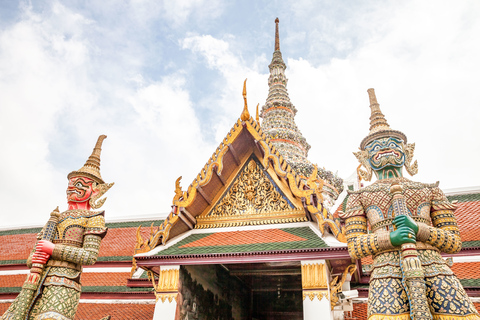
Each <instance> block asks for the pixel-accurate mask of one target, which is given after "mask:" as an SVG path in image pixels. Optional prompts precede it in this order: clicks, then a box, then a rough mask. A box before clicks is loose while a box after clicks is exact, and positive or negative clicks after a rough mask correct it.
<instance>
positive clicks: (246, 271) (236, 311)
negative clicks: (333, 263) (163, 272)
mask: <svg viewBox="0 0 480 320" xmlns="http://www.w3.org/2000/svg"><path fill="white" fill-rule="evenodd" d="M179 292H180V294H181V298H180V299H179V301H178V302H179V304H180V305H179V312H180V314H179V315H178V318H177V319H178V320H184V319H198V320H212V319H215V320H230V319H234V320H273V319H275V320H287V319H288V320H301V319H303V299H302V276H301V267H300V262H286V263H277V262H274V263H246V264H221V265H196V266H182V267H181V268H180V284H179Z"/></svg>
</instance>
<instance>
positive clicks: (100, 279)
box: [0, 272, 130, 288]
mask: <svg viewBox="0 0 480 320" xmlns="http://www.w3.org/2000/svg"><path fill="white" fill-rule="evenodd" d="M26 278H27V275H26V274H13V275H0V288H8V287H21V286H22V285H23V283H24V282H25V279H26ZM128 278H130V273H129V272H84V273H83V274H82V277H81V283H82V285H83V286H102V287H107V286H126V285H127V279H128Z"/></svg>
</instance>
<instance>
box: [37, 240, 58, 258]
mask: <svg viewBox="0 0 480 320" xmlns="http://www.w3.org/2000/svg"><path fill="white" fill-rule="evenodd" d="M53 248H55V245H54V244H53V243H51V242H50V241H48V240H40V241H38V243H37V250H36V251H35V252H44V253H46V254H48V255H49V256H51V255H52V253H53Z"/></svg>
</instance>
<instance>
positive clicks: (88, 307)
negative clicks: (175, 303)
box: [0, 303, 155, 320]
mask: <svg viewBox="0 0 480 320" xmlns="http://www.w3.org/2000/svg"><path fill="white" fill-rule="evenodd" d="M9 306H10V303H0V314H3V313H4V312H5V311H6V310H7V309H8V307H9ZM154 310H155V305H154V304H133V303H132V304H124V303H118V304H107V303H105V304H104V303H80V304H79V305H78V309H77V315H76V316H75V320H99V319H101V318H103V317H105V316H107V315H111V316H112V320H113V319H114V320H131V319H135V320H147V319H148V320H151V319H152V318H153V312H154Z"/></svg>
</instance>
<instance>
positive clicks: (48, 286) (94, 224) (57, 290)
mask: <svg viewBox="0 0 480 320" xmlns="http://www.w3.org/2000/svg"><path fill="white" fill-rule="evenodd" d="M106 233H107V228H106V227H105V219H104V211H101V212H94V211H89V210H67V211H65V212H63V213H62V214H61V215H60V218H59V222H58V225H57V232H56V236H55V239H54V240H53V241H52V242H53V243H54V244H55V249H54V250H53V253H52V256H51V257H50V259H49V260H48V262H47V264H46V268H45V271H44V275H43V278H42V279H41V282H40V286H41V287H43V290H42V291H43V292H42V295H41V296H39V297H38V299H37V300H36V301H35V303H34V305H33V307H32V311H31V314H30V317H29V319H35V320H37V319H38V320H40V319H59V320H68V319H73V318H74V317H75V313H76V311H77V306H78V301H79V299H80V292H81V291H82V286H81V281H80V276H81V273H82V266H84V265H93V264H94V263H95V262H96V260H97V256H98V251H99V248H100V241H101V240H102V238H103V237H104V236H105V234H106ZM40 238H41V234H39V236H38V239H40ZM34 252H35V249H34V250H32V253H31V255H30V257H29V261H31V258H32V255H33V253H34ZM29 267H30V265H29Z"/></svg>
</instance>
